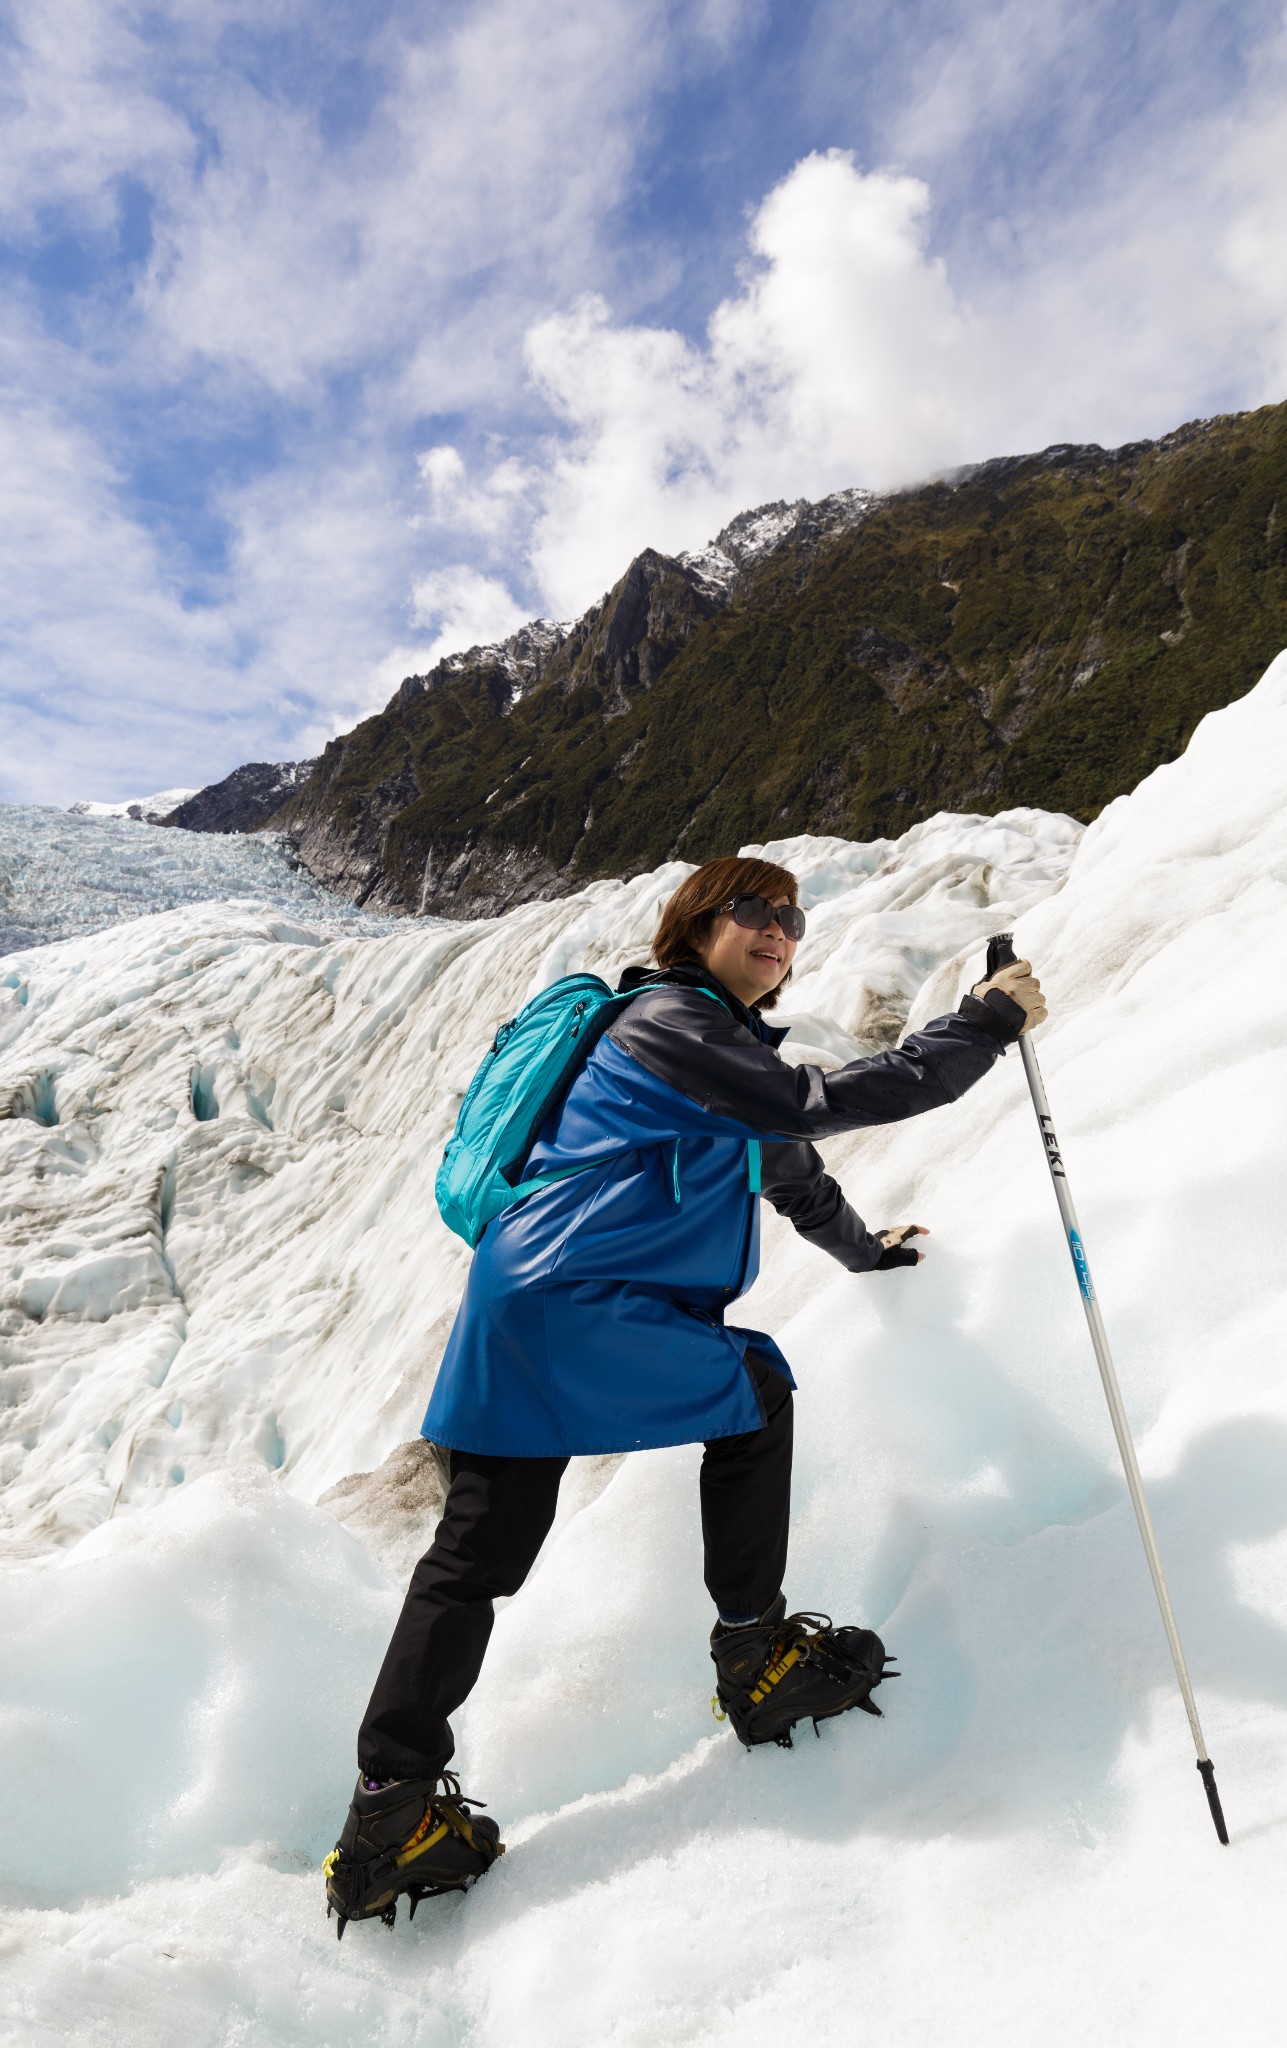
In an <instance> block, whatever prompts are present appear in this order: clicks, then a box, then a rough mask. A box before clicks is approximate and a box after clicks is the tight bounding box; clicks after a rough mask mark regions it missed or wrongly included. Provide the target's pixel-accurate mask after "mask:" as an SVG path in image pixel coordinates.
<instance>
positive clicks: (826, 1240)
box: [423, 968, 1022, 1457]
mask: <svg viewBox="0 0 1287 2048" xmlns="http://www.w3.org/2000/svg"><path fill="white" fill-rule="evenodd" d="M632 977H633V979H635V980H639V979H643V978H644V975H643V972H642V971H641V970H638V969H632V970H630V973H629V974H628V975H627V976H626V977H623V983H622V986H623V987H629V986H630V985H631V981H632ZM648 978H650V979H652V980H654V981H655V980H656V978H657V976H656V970H654V971H653V973H652V975H651V976H650V977H648ZM668 980H669V982H670V983H671V985H670V986H667V987H664V988H661V989H658V990H655V991H652V990H650V991H649V992H647V993H645V994H643V995H641V996H639V997H637V998H636V1000H635V1002H633V1003H632V1004H631V1005H630V1006H629V1007H628V1008H627V1009H626V1010H625V1011H624V1012H623V1013H622V1015H621V1016H620V1017H619V1018H618V1020H617V1021H616V1023H615V1024H614V1025H613V1027H612V1028H611V1030H610V1031H609V1033H608V1035H607V1036H606V1037H605V1038H603V1039H601V1040H600V1041H599V1043H598V1044H597V1045H596V1047H595V1049H594V1051H593V1052H592V1053H591V1055H590V1058H589V1060H588V1061H587V1063H586V1065H585V1067H584V1068H583V1069H582V1071H581V1072H580V1074H578V1076H577V1077H576V1079H575V1081H574V1082H573V1084H572V1086H571V1088H570V1089H569V1091H568V1093H567V1095H566V1097H565V1098H564V1100H563V1103H562V1104H561V1106H560V1107H558V1108H557V1109H556V1110H555V1111H553V1112H552V1114H551V1115H550V1116H549V1117H548V1118H547V1119H546V1122H545V1124H544V1125H543V1127H542V1129H541V1132H540V1134H539V1136H538V1139H537V1143H536V1145H535V1147H534V1149H533V1151H532V1153H531V1155H530V1158H529V1160H528V1162H527V1166H526V1168H525V1172H526V1173H527V1174H536V1173H544V1172H547V1171H550V1170H556V1169H559V1168H567V1167H569V1166H576V1165H588V1170H586V1171H583V1172H580V1173H577V1174H576V1175H575V1176H573V1177H572V1178H570V1179H567V1180H563V1181H560V1182H558V1183H556V1184H555V1185H554V1186H552V1187H549V1188H546V1189H544V1190H543V1191H542V1192H541V1193H539V1194H536V1195H532V1196H530V1197H529V1198H528V1199H527V1200H526V1201H523V1202H520V1203H517V1204H516V1205H515V1206H514V1207H512V1208H510V1209H507V1210H505V1211H503V1213H502V1214H501V1215H500V1216H498V1217H496V1218H495V1219H494V1220H493V1221H492V1222H491V1223H489V1224H488V1226H487V1228H486V1230H485V1231H484V1233H483V1236H482V1238H481V1239H480V1241H479V1243H478V1246H477V1248H476V1250H475V1252H474V1257H473V1262H472V1264H471V1266H470V1270H469V1278H468V1282H467V1285H466V1288H465V1294H464V1299H463V1300H462V1302H461V1305H460V1309H459V1311H458V1313H457V1316H456V1320H455V1324H454V1327H453V1329H452V1333H451V1337H450V1339H449V1341H448V1344H447V1349H446V1352H445V1354H444V1356H443V1361H442V1365H441V1367H440V1369H439V1373H438V1378H437V1381H436V1384H435V1386H434V1390H433V1396H432V1399H431V1400H430V1403H429V1409H428V1413H427V1414H426V1416H425V1420H424V1425H423V1434H424V1435H425V1436H426V1437H427V1438H429V1440H430V1441H431V1442H434V1443H438V1444H443V1445H445V1446H448V1447H450V1448H452V1449H455V1450H463V1451H473V1452H476V1453H484V1454H490V1455H494V1456H507V1457H559V1456H577V1455H583V1454H586V1453H596V1452H606V1451H632V1450H640V1449H645V1448H655V1447H660V1446H662V1445H667V1444H682V1443H694V1442H703V1441H709V1440H710V1439H712V1438H715V1437H722V1436H734V1435H740V1434H742V1433H743V1432H745V1431H749V1430H754V1429H758V1428H759V1427H761V1425H762V1423H763V1419H764V1417H763V1412H762V1408H761V1403H760V1397H759V1394H758V1391H757V1389H756V1386H755V1382H754V1380H753V1378H752V1376H751V1374H750V1373H749V1372H748V1370H747V1369H746V1366H745V1363H744V1361H745V1356H746V1352H747V1350H748V1348H749V1347H754V1349H755V1350H756V1351H757V1352H759V1353H760V1354H761V1355H762V1356H763V1357H764V1358H765V1359H767V1360H768V1362H769V1363H770V1364H771V1365H773V1366H774V1367H775V1368H776V1369H777V1371H779V1372H780V1373H782V1374H783V1376H784V1377H785V1378H786V1379H787V1380H788V1381H790V1383H791V1385H793V1386H794V1384H795V1382H794V1379H793V1378H792V1375H791V1371H790V1368H789V1366H788V1365H787V1362H786V1360H785V1358H784V1357H783V1356H782V1353H781V1352H780V1351H779V1349H778V1347H777V1345H776V1344H775V1343H774V1342H773V1340H772V1338H770V1337H768V1336H766V1335H765V1334H764V1332H763V1331H758V1330H749V1329H743V1328H739V1327H737V1326H736V1325H733V1324H729V1323H726V1322H725V1320H724V1317H725V1313H726V1311H727V1309H728V1307H729V1305H730V1304H731V1303H732V1302H734V1301H735V1300H736V1298H737V1297H738V1296H739V1295H740V1294H742V1293H744V1292H745V1291H746V1289H747V1288H748V1287H749V1286H750V1285H751V1283H752V1281H753V1280H754V1279H755V1277H756V1273H757V1271H758V1269H759V1192H758V1188H759V1184H760V1177H761V1174H762V1176H763V1191H764V1192H765V1193H766V1194H767V1195H768V1196H769V1197H770V1198H771V1199H772V1200H773V1201H774V1202H775V1203H776V1205H777V1206H778V1207H779V1208H780V1209H781V1210H783V1211H784V1213H786V1214H787V1215H789V1216H790V1217H791V1220H792V1221H793V1222H794V1223H795V1224H796V1227H797V1228H798V1229H800V1230H801V1231H802V1234H803V1235H805V1236H806V1237H809V1238H811V1239H812V1240H813V1241H814V1242H816V1243H818V1244H819V1245H821V1246H822V1248H823V1249H825V1250H828V1251H830V1252H832V1253H833V1254H834V1256H836V1257H837V1258H839V1259H840V1260H841V1261H842V1263H844V1264H845V1265H846V1266H848V1267H849V1268H850V1269H851V1270H854V1271H863V1270H867V1269H869V1268H870V1267H872V1266H874V1265H875V1263H876V1261H877V1259H878V1258H879V1256H880V1250H881V1247H880V1245H879V1243H878V1241H877V1239H876V1238H875V1237H873V1236H872V1235H871V1233H869V1232H868V1231H867V1229H866V1226H865V1225H864V1224H863V1222H862V1219H861V1218H860V1217H858V1216H857V1215H856V1214H855V1212H854V1211H853V1210H852V1209H851V1208H850V1207H849V1205H848V1204H847V1203H846V1202H845V1200H844V1197H843V1195H842V1194H841V1192H840V1190H839V1188H838V1187H837V1186H836V1183H835V1182H834V1181H832V1180H831V1179H830V1177H829V1176H827V1175H826V1174H825V1172H824V1171H823V1167H822V1161H821V1159H820V1158H819V1156H818V1154H817V1152H816V1151H815V1150H814V1148H813V1146H812V1144H811V1143H810V1142H809V1140H810V1139H811V1138H812V1137H813V1136H815V1135H818V1136H822V1135H826V1134H827V1133H829V1132H832V1131H838V1130H847V1129H857V1128H859V1127H861V1126H863V1125H866V1124H872V1123H885V1122H892V1121H895V1120H898V1119H900V1118H902V1117H904V1116H908V1115H912V1114H915V1113H916V1112H917V1111H919V1110H923V1109H928V1108H932V1107H934V1106H935V1105H936V1104H939V1103H943V1102H946V1101H950V1100H952V1099H954V1097H955V1096H956V1095H959V1094H960V1093H962V1092H963V1090H964V1089H965V1088H966V1087H968V1086H970V1085H971V1083H972V1082H973V1081H974V1080H976V1079H978V1078H979V1076H980V1075H981V1074H983V1073H984V1072H986V1071H987V1069H988V1068H989V1067H990V1066H991V1065H992V1063H993V1061H994V1060H995V1059H996V1057H997V1056H998V1054H999V1053H1000V1052H1001V1050H1002V1047H1003V1045H1004V1043H1005V1042H1006V1041H1007V1040H1008V1039H1009V1038H1011V1037H1013V1036H1015V1035H1017V1033H1016V1030H1015V1028H1014V1025H1013V1016H1014V1015H1017V1016H1018V1018H1019V1022H1020V1024H1021V1023H1022V1012H1017V1011H1015V1006H1014V1005H1007V1009H1008V1010H1009V1011H1010V1012H1011V1013H1012V1015H1011V1016H1010V1017H1005V1016H1002V1017H1000V1018H998V1013H997V1011H996V1010H995V1009H994V1010H993V1011H991V1012H989V1011H988V1010H987V1009H986V1008H985V1006H984V1005H983V1004H981V1003H979V1002H976V1001H975V1000H974V999H973V998H971V997H967V998H966V999H965V1005H963V1011H964V1014H963V1015H957V1016H952V1017H945V1018H940V1019H938V1020H937V1021H936V1022H935V1023H934V1024H931V1025H929V1026H927V1027H926V1030H925V1031H924V1032H922V1033H918V1034H916V1035H915V1036H914V1037H912V1038H909V1039H908V1040H907V1041H906V1042H905V1043H904V1045H903V1046H902V1047H901V1048H900V1049H899V1050H898V1051H897V1052H892V1053H881V1054H877V1055H876V1056H875V1057H874V1058H872V1059H867V1060H856V1061H853V1062H852V1063H851V1064H850V1065H849V1066H848V1067H844V1068H841V1069H839V1070H838V1071H836V1072H834V1073H827V1074H824V1073H823V1072H822V1070H821V1069H819V1068H816V1067H798V1068H797V1067H789V1066H788V1065H787V1064H786V1062H785V1061H784V1060H782V1059H780V1058H779V1056H778V1054H777V1050H776V1048H777V1046H778V1045H779V1044H780V1043H781V1041H782V1039H783V1038H784V1037H785V1036H786V1033H785V1032H784V1031H775V1030H773V1029H771V1028H770V1027H769V1026H768V1025H767V1024H765V1023H764V1022H763V1020H762V1019H761V1018H759V1017H758V1016H756V1015H754V1014H753V1013H752V1012H750V1011H748V1010H746V1009H745V1008H744V1007H743V1006H742V1005H741V1004H740V1003H739V1002H738V1001H737V999H736V998H735V997H734V996H732V995H731V994H730V993H728V992H727V991H725V990H723V989H721V988H720V987H719V984H718V983H714V982H712V979H711V977H710V976H709V975H708V974H706V973H705V972H704V970H699V969H697V968H692V969H686V968H677V969H674V970H672V971H671V974H670V976H669V977H668ZM702 984H705V987H703V986H702ZM706 988H716V989H719V997H720V998H721V999H717V998H716V996H714V995H711V994H709V993H706V992H705V991H706ZM967 1006H968V1007H967Z"/></svg>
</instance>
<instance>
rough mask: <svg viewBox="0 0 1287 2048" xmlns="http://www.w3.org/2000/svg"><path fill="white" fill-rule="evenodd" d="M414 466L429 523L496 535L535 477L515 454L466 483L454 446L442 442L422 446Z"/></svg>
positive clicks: (515, 515)
mask: <svg viewBox="0 0 1287 2048" xmlns="http://www.w3.org/2000/svg"><path fill="white" fill-rule="evenodd" d="M417 467H418V468H419V471H420V475H421V477H422V478H423V480H424V484H425V488H426V490H427V491H428V493H429V502H430V517H431V521H432V523H433V524H434V525H437V526H449V527H453V528H455V529H457V530H458V531H461V532H465V533H476V534H483V535H486V536H488V537H490V538H492V539H499V538H501V537H502V536H504V535H506V534H508V533H509V532H510V531H511V530H512V528H513V527H514V525H515V523H516V521H517V520H518V519H520V518H521V516H522V514H523V512H524V510H525V509H526V507H527V505H528V502H529V500H530V499H531V497H532V495H533V493H534V491H535V489H536V486H537V484H538V481H539V478H538V474H537V472H536V471H535V470H534V469H532V468H531V467H530V466H529V465H528V464H527V463H525V462H522V461H520V460H519V458H518V457H517V456H515V455H510V456H506V457H504V458H503V459H502V460H501V461H499V462H497V463H495V464H493V466H492V468H491V469H490V470H489V471H488V472H487V474H486V476H484V477H483V478H481V479H480V480H479V481H478V482H477V483H471V482H470V480H469V474H468V471H467V469H466V466H465V461H464V457H463V456H462V455H461V453H460V450H459V449H458V448H453V447H452V446H451V445H450V444H449V443H443V444H441V445H439V446H438V447H436V448H427V449H426V450H425V452H424V453H423V455H421V456H419V457H418V458H417Z"/></svg>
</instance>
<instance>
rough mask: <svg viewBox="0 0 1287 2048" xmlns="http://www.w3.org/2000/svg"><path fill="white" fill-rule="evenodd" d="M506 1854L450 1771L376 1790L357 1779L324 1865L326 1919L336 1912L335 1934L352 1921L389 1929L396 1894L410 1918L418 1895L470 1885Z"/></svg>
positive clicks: (496, 1833) (489, 1824) (492, 1825)
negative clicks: (403, 1896)
mask: <svg viewBox="0 0 1287 2048" xmlns="http://www.w3.org/2000/svg"><path fill="white" fill-rule="evenodd" d="M474 1804H477V1802H476V1801H475V1802H474ZM504 1853H505V1844H504V1843H503V1842H502V1841H501V1839H500V1829H499V1828H498V1827H497V1825H496V1822H495V1821H494V1820H492V1819H490V1818H489V1816H488V1815H487V1814H477V1813H473V1812H471V1811H470V1802H469V1801H467V1800H465V1799H462V1798H461V1796H460V1781H459V1779H458V1778H457V1777H456V1776H455V1774H454V1773H453V1772H451V1771H444V1772H443V1774H442V1776H441V1778H401V1779H398V1780H397V1781H395V1783H393V1784H391V1785H378V1786H375V1787H372V1786H371V1785H370V1784H369V1782H368V1780H367V1779H365V1778H359V1779H358V1782H357V1791H356V1792H355V1793H354V1794H353V1804H352V1805H351V1806H350V1808H349V1813H348V1819H347V1820H346V1821H345V1823H344V1829H343V1832H342V1833H341V1835H340V1839H339V1841H338V1842H337V1843H336V1845H335V1847H334V1848H333V1849H332V1851H331V1853H330V1855H329V1856H328V1857H327V1858H326V1861H325V1862H324V1863H323V1865H322V1871H323V1874H324V1876H325V1878H326V1917H327V1919H328V1920H329V1919H330V1917H331V1914H332V1913H338V1914H339V1916H340V1924H339V1928H338V1930H337V1937H338V1938H339V1939H342V1938H343V1935H344V1929H345V1928H346V1927H347V1925H348V1923H349V1921H350V1920H374V1919H380V1920H383V1921H384V1923H385V1925H386V1927H392V1925H393V1923H394V1920H395V1919H396V1918H397V1912H398V1895H399V1893H401V1892H405V1893H406V1895H407V1898H408V1900H409V1902H410V1910H409V1912H408V1916H407V1917H408V1918H409V1919H414V1918H415V1912H416V1907H417V1906H418V1905H419V1904H420V1901H421V1899H431V1898H433V1897H435V1896H436V1894H437V1893H439V1892H463V1891H466V1890H468V1888H469V1886H470V1885H471V1884H472V1883H473V1882H474V1879H475V1878H476V1877H481V1876H482V1874H483V1872H484V1871H485V1870H487V1869H490V1867H491V1865H492V1864H493V1863H494V1862H495V1861H496V1858H497V1857H498V1856H503V1855H504Z"/></svg>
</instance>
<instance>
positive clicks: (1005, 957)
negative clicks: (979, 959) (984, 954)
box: [984, 932, 1019, 981]
mask: <svg viewBox="0 0 1287 2048" xmlns="http://www.w3.org/2000/svg"><path fill="white" fill-rule="evenodd" d="M1018 957H1019V955H1018V954H1017V953H1016V952H1015V950H1014V933H1013V932H997V933H996V934H995V936H994V937H992V938H990V939H989V940H988V963H987V967H986V969H985V970H984V973H985V978H986V979H987V980H988V981H991V979H992V977H993V975H994V974H995V973H996V972H997V970H998V968H1001V967H1010V966H1012V965H1013V963H1014V962H1015V961H1016V960H1017V959H1018Z"/></svg>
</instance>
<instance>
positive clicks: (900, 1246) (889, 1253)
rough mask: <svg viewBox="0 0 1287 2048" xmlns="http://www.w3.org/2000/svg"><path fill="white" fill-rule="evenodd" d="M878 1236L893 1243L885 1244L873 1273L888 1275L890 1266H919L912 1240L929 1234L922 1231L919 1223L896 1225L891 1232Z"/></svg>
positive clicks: (919, 1260)
mask: <svg viewBox="0 0 1287 2048" xmlns="http://www.w3.org/2000/svg"><path fill="white" fill-rule="evenodd" d="M878 1235H879V1236H880V1237H882V1238H892V1239H893V1242H892V1243H891V1244H886V1246H885V1249H884V1251H883V1252H882V1253H881V1255H880V1257H879V1258H878V1259H877V1261H876V1263H875V1265H874V1266H873V1268H872V1271H873V1272H874V1273H888V1271H889V1269H890V1267H891V1266H919V1264H920V1262H921V1255H920V1253H919V1252H918V1251H917V1249H916V1247H915V1245H914V1244H913V1243H912V1239H913V1238H914V1237H928V1236H929V1232H928V1231H927V1230H922V1229H921V1226H920V1225H919V1223H900V1224H896V1225H895V1226H894V1228H893V1229H892V1230H882V1231H880V1232H879V1233H878Z"/></svg>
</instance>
